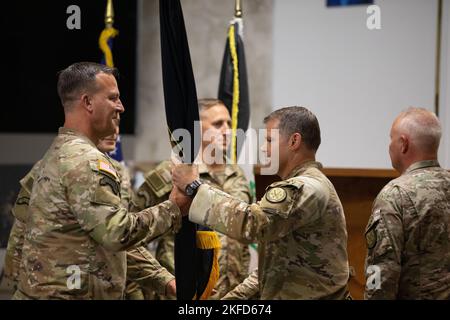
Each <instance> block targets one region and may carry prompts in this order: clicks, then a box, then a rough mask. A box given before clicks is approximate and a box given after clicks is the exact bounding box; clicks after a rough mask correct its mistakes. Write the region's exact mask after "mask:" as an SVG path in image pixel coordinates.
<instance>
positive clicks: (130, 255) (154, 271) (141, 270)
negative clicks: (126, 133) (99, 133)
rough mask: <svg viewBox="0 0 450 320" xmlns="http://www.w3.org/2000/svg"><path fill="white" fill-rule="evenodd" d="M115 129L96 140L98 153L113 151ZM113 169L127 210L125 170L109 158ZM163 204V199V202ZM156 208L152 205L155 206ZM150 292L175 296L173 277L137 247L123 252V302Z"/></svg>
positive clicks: (130, 193) (128, 190) (128, 197)
mask: <svg viewBox="0 0 450 320" xmlns="http://www.w3.org/2000/svg"><path fill="white" fill-rule="evenodd" d="M118 135H119V127H117V131H116V134H114V135H111V136H108V137H106V138H104V139H101V140H100V143H99V145H98V146H97V147H98V149H99V150H100V151H102V152H105V153H106V152H112V151H113V150H115V148H116V142H117V137H118ZM109 160H110V161H111V163H112V164H113V165H114V167H115V168H116V171H117V173H118V176H119V178H120V181H121V185H120V186H121V198H122V204H123V206H124V207H126V208H129V207H130V206H131V199H132V196H133V190H132V188H131V181H130V176H129V174H128V170H127V169H126V168H125V167H124V166H122V164H120V163H119V162H117V161H116V160H114V159H112V158H110V159H109ZM165 200H167V199H165ZM155 205H156V204H155ZM141 287H142V288H146V289H147V290H152V291H153V290H154V291H155V292H157V293H158V294H159V295H161V296H165V295H169V296H175V294H176V289H175V276H174V275H173V274H172V273H170V272H169V271H167V269H166V268H164V267H162V266H161V265H160V264H159V262H158V261H157V260H156V259H155V258H154V257H153V255H152V254H151V253H150V252H149V251H148V250H147V249H146V248H145V247H144V246H138V247H137V248H132V249H129V250H127V286H126V292H125V298H126V299H127V300H143V299H145V296H144V291H142V290H139V289H138V288H141Z"/></svg>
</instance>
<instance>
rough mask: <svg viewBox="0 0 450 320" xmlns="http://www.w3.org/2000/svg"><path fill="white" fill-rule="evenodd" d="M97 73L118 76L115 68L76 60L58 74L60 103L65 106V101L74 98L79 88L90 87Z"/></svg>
mask: <svg viewBox="0 0 450 320" xmlns="http://www.w3.org/2000/svg"><path fill="white" fill-rule="evenodd" d="M99 73H106V74H111V75H113V76H114V77H116V78H117V77H118V71H117V69H116V68H110V67H107V66H105V65H102V64H99V63H95V62H77V63H74V64H72V65H70V66H68V67H67V68H66V69H64V70H62V71H60V72H59V74H58V86H57V88H58V95H59V98H60V99H61V103H62V105H63V106H64V107H66V104H67V102H69V101H71V100H74V99H75V98H76V97H75V95H76V94H78V93H79V91H80V90H84V89H91V88H92V87H93V85H94V84H95V80H96V76H97V74H99Z"/></svg>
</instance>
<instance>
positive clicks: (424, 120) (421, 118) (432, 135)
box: [397, 107, 442, 152]
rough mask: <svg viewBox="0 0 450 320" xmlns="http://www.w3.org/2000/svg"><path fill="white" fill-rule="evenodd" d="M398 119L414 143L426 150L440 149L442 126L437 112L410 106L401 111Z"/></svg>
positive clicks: (434, 150) (435, 150)
mask: <svg viewBox="0 0 450 320" xmlns="http://www.w3.org/2000/svg"><path fill="white" fill-rule="evenodd" d="M397 119H398V121H399V126H400V127H401V128H402V129H403V130H404V131H406V133H408V135H409V136H410V139H411V142H412V143H413V144H415V145H416V146H417V147H419V148H420V149H421V150H423V151H426V152H437V151H438V149H439V143H440V140H441V136H442V128H441V124H440V121H439V119H438V117H437V116H436V114H434V113H433V112H431V111H429V110H427V109H424V108H414V107H410V108H408V109H406V110H405V111H403V112H401V113H400V115H399V116H398V117H397Z"/></svg>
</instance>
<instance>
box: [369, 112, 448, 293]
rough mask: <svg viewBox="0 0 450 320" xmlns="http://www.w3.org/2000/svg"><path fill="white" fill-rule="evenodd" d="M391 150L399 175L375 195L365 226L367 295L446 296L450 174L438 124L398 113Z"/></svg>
mask: <svg viewBox="0 0 450 320" xmlns="http://www.w3.org/2000/svg"><path fill="white" fill-rule="evenodd" d="M390 137H391V143H390V146H389V154H390V157H391V161H392V166H393V167H394V168H395V169H396V170H397V171H398V172H399V173H400V174H401V176H400V177H399V178H397V179H394V180H392V181H391V182H389V183H388V184H387V185H386V186H385V187H384V188H383V190H381V192H380V193H379V194H378V196H377V198H376V199H375V202H374V204H373V208H372V215H371V217H370V219H369V223H368V225H367V228H366V232H365V236H366V242H367V249H368V252H367V258H366V277H367V283H366V290H365V298H366V299H450V248H449V242H450V173H449V172H448V171H447V170H445V169H443V168H441V167H440V165H439V162H438V160H437V158H438V157H437V154H438V148H439V142H440V138H441V125H440V123H439V120H438V118H437V117H436V115H435V114H434V113H432V112H431V111H428V110H426V109H421V108H409V109H408V110H406V111H404V112H402V113H401V114H400V115H399V116H398V117H397V118H396V119H395V121H394V123H393V125H392V128H391V133H390Z"/></svg>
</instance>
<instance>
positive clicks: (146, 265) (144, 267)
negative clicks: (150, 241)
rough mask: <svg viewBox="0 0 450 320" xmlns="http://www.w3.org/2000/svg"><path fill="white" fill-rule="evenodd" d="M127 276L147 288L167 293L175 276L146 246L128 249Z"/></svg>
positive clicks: (161, 293)
mask: <svg viewBox="0 0 450 320" xmlns="http://www.w3.org/2000/svg"><path fill="white" fill-rule="evenodd" d="M127 278H128V280H131V281H135V282H137V283H138V284H139V285H140V286H141V287H143V288H145V289H150V290H155V291H156V292H157V293H158V294H160V295H165V293H166V285H167V283H168V282H169V281H171V280H173V279H175V277H174V276H173V275H172V274H171V273H170V272H169V271H167V269H166V268H164V267H162V266H161V265H160V264H159V263H158V261H157V260H156V259H155V258H154V257H153V256H152V254H151V253H150V252H149V251H148V250H147V249H145V248H144V247H142V246H141V247H137V248H135V249H131V250H128V251H127Z"/></svg>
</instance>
